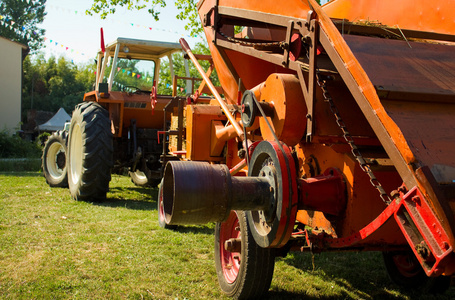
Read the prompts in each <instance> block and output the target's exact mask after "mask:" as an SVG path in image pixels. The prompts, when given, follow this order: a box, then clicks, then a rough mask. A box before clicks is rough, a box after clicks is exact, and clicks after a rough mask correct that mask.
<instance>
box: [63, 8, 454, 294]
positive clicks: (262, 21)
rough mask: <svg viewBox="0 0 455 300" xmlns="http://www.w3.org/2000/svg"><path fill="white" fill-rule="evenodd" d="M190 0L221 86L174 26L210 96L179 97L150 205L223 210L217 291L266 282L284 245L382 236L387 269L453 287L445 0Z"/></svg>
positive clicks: (251, 288)
mask: <svg viewBox="0 0 455 300" xmlns="http://www.w3.org/2000/svg"><path fill="white" fill-rule="evenodd" d="M198 11H199V15H200V18H201V20H202V25H203V29H204V32H205V35H206V37H207V40H208V42H209V47H210V51H211V54H212V59H213V62H214V65H215V68H216V70H217V74H218V76H219V80H220V82H221V86H222V89H223V90H222V92H220V93H219V90H217V89H216V88H215V87H214V86H213V84H211V82H210V80H209V79H208V78H206V77H204V75H205V71H204V70H203V69H202V68H201V67H200V66H199V64H198V62H197V59H196V57H195V56H194V55H193V53H192V52H191V49H190V48H189V47H188V45H187V44H186V42H185V41H184V40H183V39H182V40H181V44H182V48H183V49H184V50H185V52H186V53H187V55H188V56H189V58H190V59H191V60H192V61H193V63H194V64H195V65H196V67H197V68H198V70H199V71H200V73H201V75H202V76H203V77H204V78H205V80H206V84H207V86H208V87H209V88H210V89H211V90H212V92H213V95H214V98H213V99H212V100H211V101H210V103H208V104H207V103H189V104H187V105H186V112H185V116H186V150H185V151H184V153H183V152H182V153H181V154H182V156H181V157H182V159H181V160H179V161H177V160H174V161H169V162H168V163H167V165H166V167H165V170H164V177H163V182H162V184H161V186H160V193H159V195H160V196H159V197H160V200H159V201H160V205H161V207H160V219H161V220H162V221H163V222H165V223H166V224H167V225H170V226H171V225H186V224H204V223H208V222H217V224H216V230H215V265H216V270H217V275H218V279H219V284H220V287H221V289H222V290H223V292H225V293H226V294H227V295H229V296H233V297H235V298H254V297H259V296H261V295H263V294H264V293H266V292H267V290H268V289H269V287H270V283H271V279H272V276H273V271H274V259H275V256H277V255H285V254H286V253H288V252H289V251H311V252H313V253H318V252H322V251H381V252H382V253H383V256H384V261H385V265H386V269H387V271H388V273H389V275H390V277H391V279H392V280H393V281H395V282H396V283H398V284H400V285H404V286H407V287H412V288H415V287H425V288H426V289H428V290H432V291H439V292H440V291H444V290H445V289H446V288H448V286H449V284H450V276H451V275H453V274H454V273H455V255H454V247H455V238H454V232H455V218H454V210H455V155H454V150H453V149H454V148H455V118H454V116H455V80H454V78H455V76H454V74H455V51H454V42H455V24H454V23H453V19H454V16H453V12H454V11H455V3H454V2H453V1H445V0H440V1H436V2H433V3H431V4H428V2H427V1H423V0H407V1H399V2H396V1H392V0H383V1H367V0H355V1H354V0H334V1H331V2H329V3H328V4H325V5H324V6H322V7H321V6H319V5H318V4H317V3H316V2H315V1H314V0H308V1H303V0H292V1H287V2H286V3H285V4H284V5H277V3H276V1H272V0H261V1H256V0H249V1H233V0H201V1H200V2H199V3H198ZM221 95H224V97H221ZM70 141H71V139H70ZM70 150H71V149H70Z"/></svg>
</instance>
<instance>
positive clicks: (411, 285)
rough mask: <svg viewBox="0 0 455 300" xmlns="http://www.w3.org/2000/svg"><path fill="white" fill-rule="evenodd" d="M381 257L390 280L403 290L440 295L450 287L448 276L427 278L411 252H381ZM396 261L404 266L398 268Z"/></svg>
mask: <svg viewBox="0 0 455 300" xmlns="http://www.w3.org/2000/svg"><path fill="white" fill-rule="evenodd" d="M382 256H383V258H384V264H385V267H386V270H387V273H388V275H389V277H390V280H391V281H392V282H393V283H395V284H397V285H399V286H401V287H403V288H405V289H409V290H415V289H418V290H419V291H420V292H422V293H431V294H442V293H444V292H445V291H447V289H448V288H449V287H450V277H449V276H438V277H428V276H427V275H426V274H425V271H424V270H423V268H422V266H421V265H420V263H419V261H418V260H417V258H416V257H415V255H414V253H413V252H412V251H411V250H409V251H394V252H383V253H382ZM396 259H399V260H400V261H402V262H404V263H405V264H406V265H404V264H403V266H404V267H400V266H398V265H397V263H396Z"/></svg>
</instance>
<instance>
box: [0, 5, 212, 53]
mask: <svg viewBox="0 0 455 300" xmlns="http://www.w3.org/2000/svg"><path fill="white" fill-rule="evenodd" d="M22 2H26V3H28V4H30V3H31V4H35V3H36V2H38V1H35V0H22ZM48 8H49V9H55V10H57V11H63V12H67V13H71V14H72V13H74V14H77V15H83V16H87V15H86V14H85V11H83V12H81V11H77V10H71V9H67V8H62V7H59V6H55V5H47V6H46V9H48ZM111 22H116V23H120V24H123V25H126V26H131V27H134V28H142V29H146V30H148V31H152V30H155V31H163V32H168V33H173V34H176V35H179V36H181V37H187V38H199V39H201V40H202V41H204V38H203V37H202V36H201V35H197V34H195V35H189V34H182V33H181V32H178V31H176V30H172V29H164V28H159V27H151V26H145V25H140V24H136V23H131V22H126V21H121V20H111ZM0 26H4V27H7V28H9V29H10V30H12V31H14V32H15V33H16V34H17V35H19V36H22V37H26V38H28V39H30V38H31V37H32V36H34V35H37V34H38V32H37V31H35V30H27V28H26V27H25V26H21V27H19V26H17V25H16V22H15V21H14V20H12V19H10V18H8V17H7V16H3V15H0ZM44 42H45V45H46V46H52V47H55V48H58V49H62V50H65V51H69V52H71V53H72V54H76V55H82V56H85V55H86V54H85V53H84V52H82V51H78V50H77V49H73V48H72V47H70V46H67V45H64V44H62V43H60V42H58V41H55V40H54V39H51V38H49V37H44Z"/></svg>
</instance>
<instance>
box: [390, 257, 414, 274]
mask: <svg viewBox="0 0 455 300" xmlns="http://www.w3.org/2000/svg"><path fill="white" fill-rule="evenodd" d="M392 259H393V262H394V263H395V266H396V267H397V269H398V272H400V273H401V275H403V276H405V277H414V276H416V275H418V274H419V272H420V271H421V267H420V265H419V264H418V263H417V262H416V260H415V259H414V258H413V257H411V256H410V255H408V254H397V255H394V256H393V258H392Z"/></svg>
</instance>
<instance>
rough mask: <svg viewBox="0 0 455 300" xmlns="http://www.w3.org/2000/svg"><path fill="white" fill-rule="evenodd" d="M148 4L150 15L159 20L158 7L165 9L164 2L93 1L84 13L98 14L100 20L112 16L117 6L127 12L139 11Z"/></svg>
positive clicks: (149, 0) (138, 0)
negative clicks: (125, 9) (124, 8)
mask: <svg viewBox="0 0 455 300" xmlns="http://www.w3.org/2000/svg"><path fill="white" fill-rule="evenodd" d="M147 4H150V6H151V7H150V8H148V12H149V13H150V14H151V15H152V17H153V18H154V19H155V21H158V19H159V17H158V16H159V14H160V12H159V7H166V1H164V0H93V4H92V7H91V8H90V9H88V10H87V11H86V14H88V15H93V13H97V14H100V16H101V18H102V19H105V18H106V17H107V15H109V14H114V13H115V8H116V7H117V6H120V7H126V8H127V9H129V10H141V9H144V8H146V7H147Z"/></svg>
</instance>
